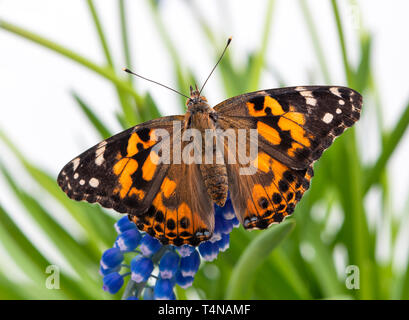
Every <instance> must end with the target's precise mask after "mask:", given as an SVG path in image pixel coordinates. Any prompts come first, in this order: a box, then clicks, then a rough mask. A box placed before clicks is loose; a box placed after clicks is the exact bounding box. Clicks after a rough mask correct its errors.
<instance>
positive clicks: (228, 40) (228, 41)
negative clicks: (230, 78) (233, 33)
mask: <svg viewBox="0 0 409 320" xmlns="http://www.w3.org/2000/svg"><path fill="white" fill-rule="evenodd" d="M231 40H232V37H230V38H229V39H227V44H226V46H225V47H224V50H223V52H222V54H221V56H220V58H219V60H217V62H216V64H215V65H214V67H213V69H212V71H210V74H209V76H208V77H207V79H206V81H205V82H204V83H203V86H202V88H201V89H200V91H199V95H200V94H201V93H202V90H203V88H204V86H205V85H206V83H207V80H209V78H210V76H211V75H212V73H213V71H214V70H215V69H216V67H217V65H218V64H219V62H220V61H221V60H222V58H223V56H224V53H225V52H226V50H227V47H228V46H229V44H230V42H231Z"/></svg>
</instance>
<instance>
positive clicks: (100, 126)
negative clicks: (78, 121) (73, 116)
mask: <svg viewBox="0 0 409 320" xmlns="http://www.w3.org/2000/svg"><path fill="white" fill-rule="evenodd" d="M71 95H72V97H73V98H74V99H75V101H76V102H77V104H78V106H79V107H80V108H81V110H82V112H83V113H84V114H85V116H86V117H87V119H88V120H89V122H91V124H92V125H93V126H94V128H95V129H96V130H97V132H98V133H99V135H100V136H101V138H102V139H107V138H109V137H111V136H112V133H111V132H110V131H109V129H108V128H107V127H106V126H105V124H104V123H103V122H102V121H101V120H100V119H99V118H98V116H97V115H96V114H95V113H94V112H93V111H92V109H91V108H90V107H89V106H88V104H86V103H85V102H84V100H83V99H81V98H80V96H79V95H78V94H77V93H75V92H71Z"/></svg>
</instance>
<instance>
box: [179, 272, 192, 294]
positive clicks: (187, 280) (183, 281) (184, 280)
mask: <svg viewBox="0 0 409 320" xmlns="http://www.w3.org/2000/svg"><path fill="white" fill-rule="evenodd" d="M175 279H176V283H177V284H178V285H179V286H180V287H182V288H183V289H186V288H188V287H190V286H191V285H192V283H193V280H194V278H193V277H189V276H188V277H184V276H183V275H182V272H180V270H179V271H178V272H177V273H176V277H175Z"/></svg>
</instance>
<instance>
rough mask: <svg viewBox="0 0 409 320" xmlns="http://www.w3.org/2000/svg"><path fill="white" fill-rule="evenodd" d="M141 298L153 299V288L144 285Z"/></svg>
mask: <svg viewBox="0 0 409 320" xmlns="http://www.w3.org/2000/svg"><path fill="white" fill-rule="evenodd" d="M143 300H153V288H152V287H146V288H145V290H144V291H143Z"/></svg>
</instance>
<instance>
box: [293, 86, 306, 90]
mask: <svg viewBox="0 0 409 320" xmlns="http://www.w3.org/2000/svg"><path fill="white" fill-rule="evenodd" d="M294 90H295V91H304V90H305V87H295V89H294Z"/></svg>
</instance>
